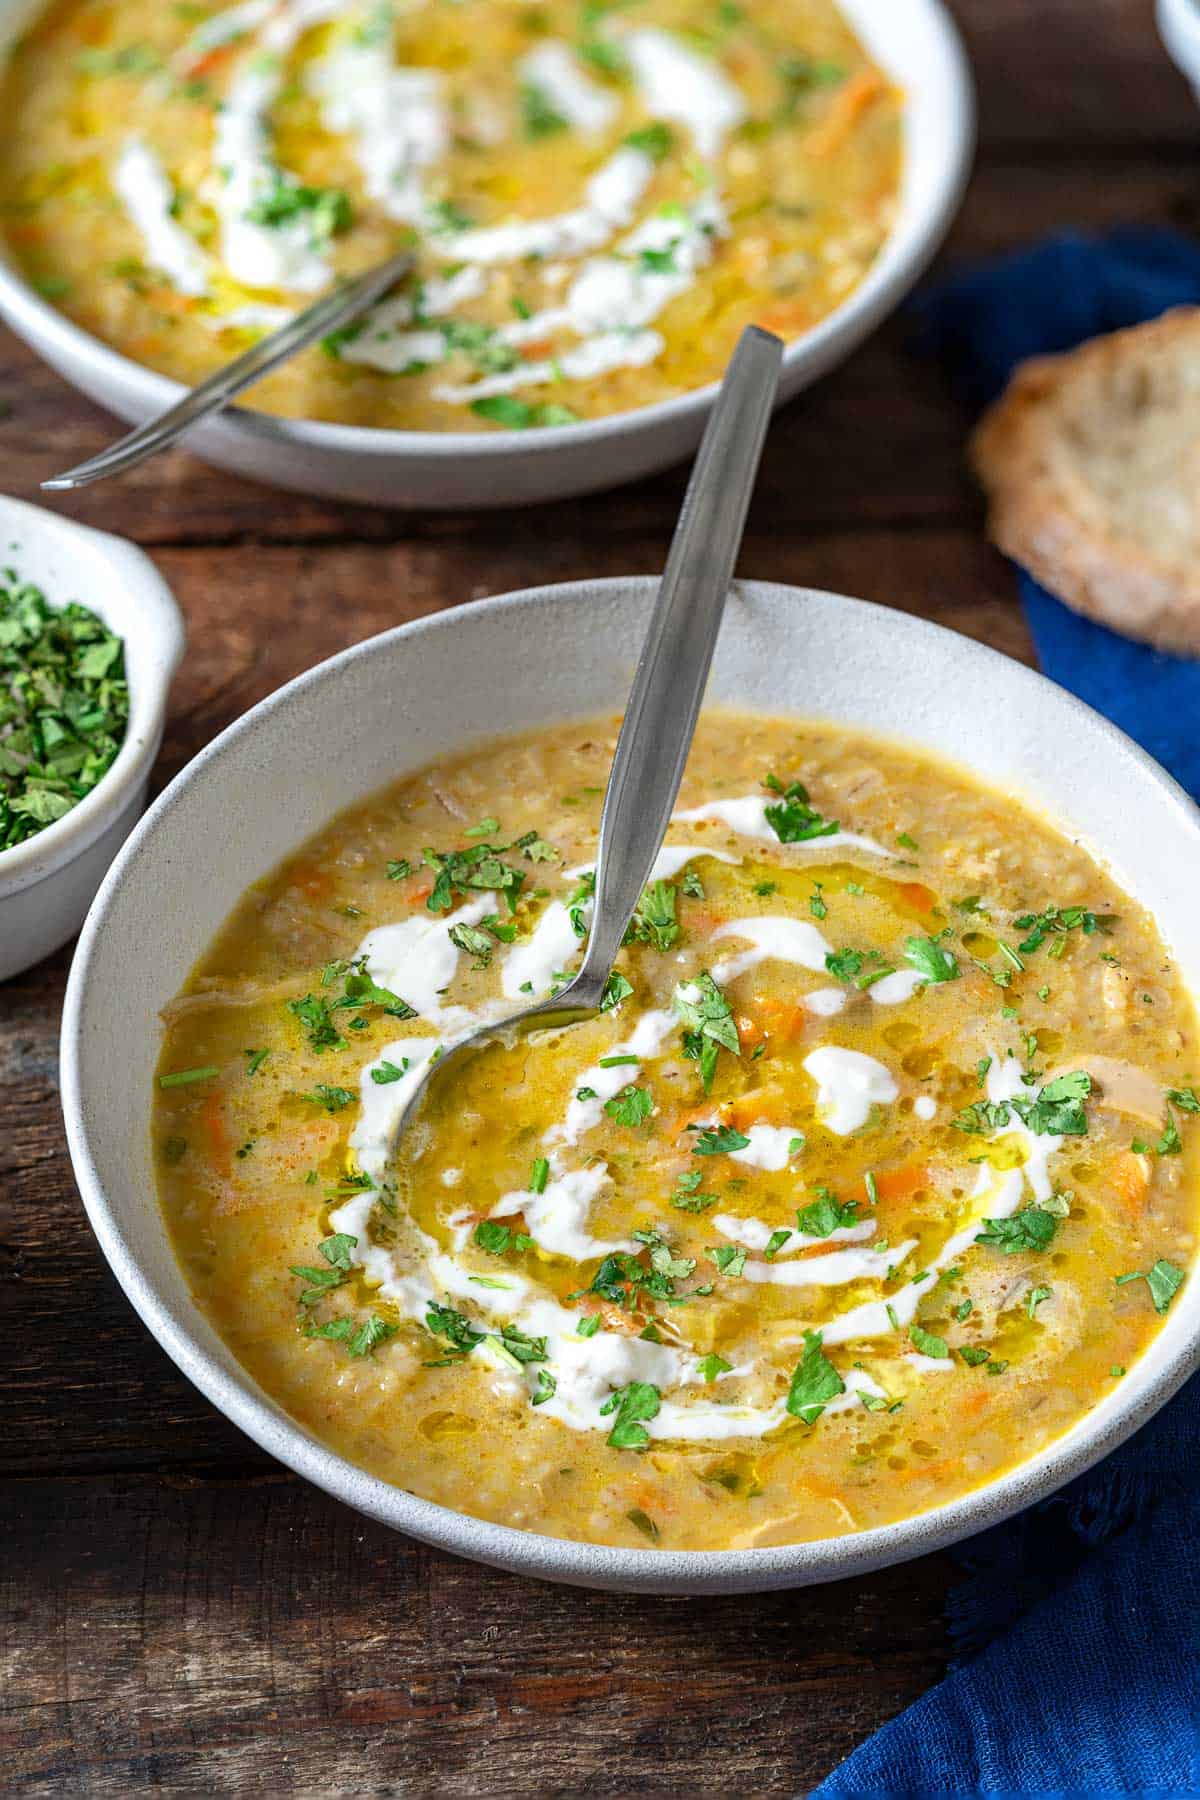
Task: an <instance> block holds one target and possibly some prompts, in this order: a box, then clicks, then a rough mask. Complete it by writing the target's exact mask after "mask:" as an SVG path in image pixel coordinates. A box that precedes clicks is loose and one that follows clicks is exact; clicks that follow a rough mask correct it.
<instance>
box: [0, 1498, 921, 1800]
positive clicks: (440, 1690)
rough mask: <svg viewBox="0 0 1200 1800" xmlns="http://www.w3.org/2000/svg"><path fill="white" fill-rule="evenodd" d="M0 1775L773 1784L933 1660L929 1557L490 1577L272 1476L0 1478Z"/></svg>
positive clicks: (832, 1748)
mask: <svg viewBox="0 0 1200 1800" xmlns="http://www.w3.org/2000/svg"><path fill="white" fill-rule="evenodd" d="M3 1503H4V1508H5V1517H6V1519H7V1521H8V1523H7V1526H6V1533H5V1550H6V1555H5V1559H4V1562H5V1569H6V1573H5V1575H4V1576H3V1577H2V1578H0V1579H2V1581H3V1585H4V1602H3V1608H2V1610H0V1617H2V1618H3V1620H4V1623H3V1624H2V1625H0V1634H2V1635H0V1643H2V1644H3V1649H2V1651H0V1657H2V1658H3V1666H4V1667H5V1670H6V1679H5V1681H4V1683H3V1688H2V1690H0V1759H2V1761H3V1767H4V1770H5V1783H4V1786H5V1790H6V1791H7V1792H10V1793H11V1792H25V1791H29V1792H35V1793H39V1794H43V1793H54V1794H80V1795H87V1796H89V1800H90V1797H102V1796H108V1795H112V1796H124V1795H126V1794H128V1793H130V1792H134V1791H136V1792H142V1791H145V1790H147V1789H150V1788H153V1789H154V1790H155V1791H156V1792H163V1793H168V1794H194V1793H197V1792H205V1793H218V1794H246V1793H252V1792H255V1791H258V1790H259V1789H260V1788H262V1789H263V1790H264V1791H266V1792H269V1793H276V1794H283V1795H291V1794H338V1793H344V1794H348V1793H365V1792H370V1793H390V1794H403V1795H411V1796H424V1795H430V1796H437V1797H438V1800H456V1797H458V1796H463V1797H464V1800H465V1797H468V1796H477V1795H480V1794H487V1795H489V1796H507V1795H513V1796H521V1797H522V1800H523V1797H524V1796H526V1795H529V1794H538V1795H539V1796H541V1795H545V1796H556V1795H575V1794H580V1795H582V1794H585V1793H586V1794H622V1795H624V1794H650V1793H660V1794H669V1793H673V1794H687V1795H693V1794H695V1795H704V1794H726V1795H727V1794H730V1793H733V1794H748V1793H755V1794H762V1795H780V1796H783V1795H791V1794H794V1793H796V1792H797V1790H803V1789H804V1788H807V1787H808V1786H810V1785H811V1784H812V1783H813V1782H815V1781H816V1780H818V1779H819V1778H820V1777H821V1776H822V1775H823V1774H825V1773H826V1771H827V1770H828V1769H829V1768H830V1767H831V1766H832V1765H833V1764H834V1763H835V1762H836V1761H838V1760H840V1758H841V1757H842V1756H843V1755H845V1754H846V1753H848V1751H849V1750H850V1749H851V1748H852V1747H853V1746H854V1745H855V1744H856V1743H858V1742H859V1741H860V1740H861V1739H862V1738H863V1737H865V1736H866V1735H867V1734H868V1733H869V1732H870V1731H872V1730H874V1729H875V1727H876V1726H877V1725H879V1724H881V1723H882V1722H883V1721H884V1720H885V1719H887V1718H889V1717H891V1715H892V1714H894V1713H895V1712H896V1711H898V1710H899V1709H900V1708H901V1707H902V1706H904V1705H906V1704H907V1703H908V1702H909V1701H910V1700H912V1699H914V1698H915V1697H916V1696H917V1695H918V1694H920V1693H921V1692H922V1691H923V1690H924V1689H925V1688H926V1687H927V1686H928V1685H929V1684H930V1682H932V1681H934V1680H936V1679H937V1678H938V1677H939V1676H940V1674H941V1673H942V1671H943V1668H944V1664H945V1655H946V1650H945V1644H944V1640H943V1632H942V1627H941V1624H940V1622H939V1614H940V1609H941V1604H942V1600H943V1596H944V1592H945V1588H946V1585H947V1582H948V1580H949V1578H950V1571H949V1568H948V1565H947V1563H946V1561H945V1560H944V1559H942V1558H934V1557H928V1558H924V1559H923V1560H921V1561H919V1562H916V1563H912V1564H909V1565H907V1566H905V1567H903V1568H897V1569H892V1570H889V1571H886V1572H884V1573H882V1574H880V1575H877V1576H873V1577H871V1578H869V1579H867V1580H863V1581H845V1582H839V1583H837V1584H836V1585H834V1586H830V1587H825V1588H818V1589H810V1590H808V1591H806V1592H803V1593H797V1594H771V1595H761V1596H749V1597H746V1598H729V1599H713V1600H679V1599H667V1600H662V1599H647V1598H644V1597H640V1596H633V1595H619V1594H596V1593H587V1592H582V1591H579V1590H576V1589H570V1588H555V1587H549V1586H546V1585H543V1584H538V1583H532V1582H524V1581H517V1580H514V1579H513V1578H512V1577H510V1576H506V1575H501V1574H498V1573H496V1572H495V1571H493V1570H488V1569H482V1568H477V1567H475V1566H474V1565H472V1564H469V1563H465V1562H461V1561H459V1560H457V1559H456V1558H453V1557H448V1556H443V1555H441V1554H439V1553H436V1552H433V1551H428V1550H425V1549H423V1548H421V1547H419V1546H417V1545H415V1544H413V1543H411V1542H410V1541H408V1540H407V1539H404V1538H400V1537H398V1536H395V1535H393V1534H391V1533H389V1532H387V1531H386V1530H384V1529H383V1528H382V1527H379V1526H375V1525H372V1524H369V1523H367V1522H366V1521H364V1520H363V1519H361V1518H359V1517H358V1516H357V1515H356V1514H354V1513H351V1512H349V1511H348V1510H347V1509H346V1508H344V1507H341V1506H339V1505H337V1504H336V1503H335V1502H333V1501H331V1500H328V1499H326V1498H325V1497H324V1496H323V1495H320V1494H318V1493H317V1492H316V1491H315V1490H313V1489H311V1488H309V1487H307V1486H305V1485H304V1484H302V1483H300V1482H297V1481H294V1480H291V1479H289V1478H286V1477H279V1478H277V1479H265V1480H259V1481H243V1482H232V1483H231V1482H221V1481H187V1482H178V1481H177V1482H165V1481H163V1480H161V1479H158V1478H155V1477H145V1478H139V1479H133V1480H128V1479H126V1480H104V1479H100V1480H94V1481H87V1482H69V1483H67V1482H56V1481H40V1482H28V1483H11V1484H9V1485H8V1486H7V1487H6V1488H5V1489H4V1491H3Z"/></svg>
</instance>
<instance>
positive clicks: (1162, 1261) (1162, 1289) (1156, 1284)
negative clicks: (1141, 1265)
mask: <svg viewBox="0 0 1200 1800" xmlns="http://www.w3.org/2000/svg"><path fill="white" fill-rule="evenodd" d="M1184 1279H1185V1277H1184V1272H1183V1270H1182V1269H1180V1268H1177V1267H1176V1265H1175V1264H1174V1263H1173V1262H1168V1261H1167V1259H1166V1258H1165V1257H1159V1259H1158V1261H1157V1262H1156V1263H1155V1264H1154V1267H1153V1268H1152V1269H1133V1270H1131V1271H1130V1273H1129V1274H1128V1275H1118V1276H1117V1277H1116V1283H1117V1286H1118V1287H1124V1286H1125V1284H1126V1282H1128V1281H1144V1282H1145V1283H1146V1286H1147V1287H1148V1288H1149V1289H1150V1298H1151V1300H1152V1301H1153V1302H1154V1310H1155V1312H1156V1313H1165V1312H1166V1310H1167V1308H1168V1307H1169V1306H1170V1304H1171V1302H1172V1300H1173V1299H1174V1298H1175V1295H1176V1294H1177V1293H1178V1292H1179V1289H1180V1288H1181V1287H1182V1286H1183V1283H1184Z"/></svg>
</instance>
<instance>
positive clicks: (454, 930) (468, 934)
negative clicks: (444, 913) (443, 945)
mask: <svg viewBox="0 0 1200 1800" xmlns="http://www.w3.org/2000/svg"><path fill="white" fill-rule="evenodd" d="M449 937H450V942H451V943H452V944H453V945H454V947H455V949H456V950H465V951H466V953H467V955H468V956H473V957H474V958H475V962H474V967H475V968H477V969H486V968H487V967H488V964H489V963H490V962H491V960H492V939H491V938H490V937H489V936H488V934H487V932H486V931H482V930H480V928H479V926H478V925H452V926H451V927H450V931H449Z"/></svg>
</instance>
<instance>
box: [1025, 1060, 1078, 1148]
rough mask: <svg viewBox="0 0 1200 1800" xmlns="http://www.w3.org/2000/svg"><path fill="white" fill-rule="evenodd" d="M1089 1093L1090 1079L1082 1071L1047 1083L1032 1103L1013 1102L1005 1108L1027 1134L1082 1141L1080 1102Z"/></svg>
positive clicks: (1061, 1076)
mask: <svg viewBox="0 0 1200 1800" xmlns="http://www.w3.org/2000/svg"><path fill="white" fill-rule="evenodd" d="M1091 1091H1092V1078H1091V1076H1090V1075H1088V1074H1087V1073H1086V1072H1085V1071H1084V1070H1083V1069H1073V1070H1072V1071H1071V1072H1070V1073H1069V1074H1067V1075H1058V1076H1056V1077H1055V1079H1054V1080H1053V1081H1048V1082H1047V1083H1046V1085H1045V1087H1044V1088H1042V1090H1041V1092H1040V1093H1039V1094H1038V1096H1037V1098H1036V1100H1021V1099H1017V1098H1014V1099H1012V1100H1010V1101H1009V1105H1010V1106H1011V1108H1012V1110H1013V1112H1014V1113H1016V1115H1017V1117H1018V1119H1020V1120H1021V1122H1022V1124H1023V1125H1024V1126H1025V1127H1026V1128H1027V1130H1029V1131H1034V1132H1038V1133H1040V1134H1042V1135H1048V1136H1055V1137H1082V1136H1084V1134H1085V1133H1086V1132H1087V1128H1088V1124H1087V1114H1086V1113H1085V1112H1084V1109H1083V1102H1084V1101H1085V1100H1086V1099H1087V1097H1088V1095H1089V1094H1090V1093H1091Z"/></svg>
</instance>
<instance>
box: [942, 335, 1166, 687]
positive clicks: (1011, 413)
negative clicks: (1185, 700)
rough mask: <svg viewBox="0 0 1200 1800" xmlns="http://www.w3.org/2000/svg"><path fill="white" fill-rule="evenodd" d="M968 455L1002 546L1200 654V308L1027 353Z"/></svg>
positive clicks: (1099, 609) (1136, 627)
mask: <svg viewBox="0 0 1200 1800" xmlns="http://www.w3.org/2000/svg"><path fill="white" fill-rule="evenodd" d="M971 454H972V460H973V462H974V464H975V468H976V470H977V472H978V474H979V477H980V480H981V481H982V482H983V485H984V487H985V488H986V489H987V492H988V496H989V499H990V502H991V504H990V509H989V514H988V531H989V534H990V536H991V537H992V539H993V540H994V542H995V543H996V544H998V545H999V547H1000V548H1001V550H1003V551H1004V552H1005V553H1006V554H1007V555H1008V556H1011V557H1012V558H1013V559H1014V561H1016V562H1018V563H1020V564H1021V565H1022V567H1023V568H1026V569H1028V570H1029V572H1030V574H1032V575H1034V576H1036V578H1037V579H1038V580H1039V581H1040V582H1041V583H1042V585H1043V586H1044V587H1047V588H1049V589H1050V591H1051V593H1054V594H1057V595H1058V597H1059V599H1061V600H1065V601H1066V603H1067V605H1068V606H1073V607H1074V608H1075V610H1076V611H1077V612H1081V613H1086V614H1087V615H1088V617H1089V618H1093V619H1099V620H1100V621H1101V622H1102V623H1103V624H1105V625H1109V626H1111V627H1112V628H1113V630H1114V631H1120V632H1123V633H1124V634H1125V635H1126V637H1134V638H1141V639H1142V640H1144V641H1145V642H1146V643H1150V644H1155V645H1157V646H1158V647H1159V648H1160V649H1163V650H1176V651H1182V652H1183V653H1184V654H1185V655H1192V656H1198V655H1200V307H1180V308H1178V309H1177V310H1176V311H1174V312H1169V313H1166V314H1164V315H1163V317H1162V318H1161V319H1155V320H1153V321H1152V322H1151V323H1150V324H1148V325H1138V326H1135V327H1134V328H1133V329H1132V330H1130V331H1116V332H1113V333H1112V334H1111V336H1108V337H1099V338H1093V339H1092V341H1091V342H1090V343H1087V344H1083V345H1081V346H1080V348H1079V349H1078V350H1072V351H1070V352H1068V353H1067V354H1066V355H1064V356H1043V357H1037V358H1035V359H1034V360H1033V361H1031V362H1026V363H1023V364H1022V365H1021V367H1020V368H1019V369H1018V370H1017V372H1016V374H1015V375H1014V376H1013V378H1012V380H1011V381H1010V383H1009V385H1008V388H1007V390H1006V391H1005V393H1004V394H1003V395H1002V396H1001V398H1000V399H999V400H998V401H997V402H996V404H995V405H994V406H993V407H992V408H991V410H990V411H989V412H988V413H987V414H986V415H985V417H984V418H983V420H982V422H981V424H980V425H979V428H978V430H977V431H976V433H975V436H974V438H973V440H972V444H971Z"/></svg>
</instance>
